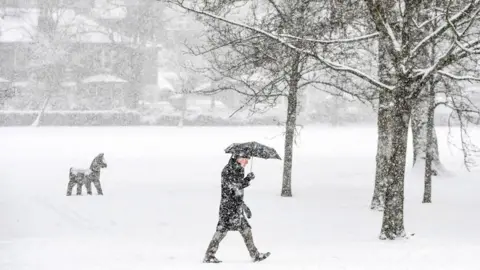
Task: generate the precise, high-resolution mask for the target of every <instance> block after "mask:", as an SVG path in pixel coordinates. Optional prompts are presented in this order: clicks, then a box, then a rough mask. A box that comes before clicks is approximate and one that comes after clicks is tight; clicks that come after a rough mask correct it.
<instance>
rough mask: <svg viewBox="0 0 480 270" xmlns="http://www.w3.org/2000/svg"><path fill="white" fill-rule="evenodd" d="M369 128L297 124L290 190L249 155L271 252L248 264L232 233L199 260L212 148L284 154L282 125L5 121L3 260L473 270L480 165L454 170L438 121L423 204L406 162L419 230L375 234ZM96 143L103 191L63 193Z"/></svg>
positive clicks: (214, 184) (258, 215) (68, 265)
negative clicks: (434, 163)
mask: <svg viewBox="0 0 480 270" xmlns="http://www.w3.org/2000/svg"><path fill="white" fill-rule="evenodd" d="M375 132H376V130H375V128H373V127H355V128H353V127H350V128H328V127H308V128H306V129H305V130H303V131H302V133H301V138H300V140H299V145H298V146H297V148H296V149H295V163H294V183H293V188H294V190H293V191H294V197H293V198H281V197H280V196H279V193H280V183H281V173H282V170H281V168H282V163H281V162H279V161H272V160H258V159H255V160H254V161H253V171H254V172H255V174H256V175H257V178H256V179H255V180H254V181H255V182H254V183H253V184H252V186H251V187H250V188H249V189H248V190H247V191H246V198H245V199H246V202H247V204H248V205H249V207H250V208H251V210H252V212H253V218H252V219H251V220H250V223H251V224H252V227H253V233H254V239H255V242H256V245H257V247H258V248H259V249H260V250H261V251H271V252H272V256H271V257H270V258H269V259H268V260H266V261H264V262H261V263H257V264H255V263H252V262H250V260H249V257H248V252H247V250H246V248H245V247H244V244H243V241H242V239H241V237H240V235H239V234H238V233H230V234H229V236H227V238H226V239H225V240H224V241H223V242H222V244H221V246H220V250H219V252H218V257H219V258H220V259H222V260H223V261H224V263H223V264H221V265H206V264H202V263H201V260H202V257H203V254H204V252H205V249H206V247H207V245H208V242H209V240H210V238H211V236H212V235H213V233H214V229H215V225H216V222H217V215H218V203H219V186H220V180H219V175H220V170H221V169H222V167H223V166H224V163H225V162H226V160H227V159H228V156H227V155H225V154H223V149H224V148H225V147H226V146H228V145H229V144H230V143H231V142H240V141H250V140H257V141H260V142H263V143H265V144H269V145H271V146H274V147H275V148H276V149H277V150H278V152H279V153H280V154H281V155H282V154H283V143H282V136H281V133H282V130H281V129H279V128H275V127H265V128H243V129H241V128H182V129H179V128H159V127H136V128H120V127H116V128H111V127H110V128H100V127H92V128H64V127H63V128H61V127H41V128H36V129H35V128H30V127H28V128H2V129H0V141H1V142H3V143H1V144H0V160H1V164H2V169H1V170H0V213H2V214H1V215H2V218H1V219H0V269H1V270H4V269H5V270H20V269H32V270H43V269H45V270H47V269H48V270H56V269H62V270H63V269H89V270H94V269H99V270H100V269H101V270H110V269H369V270H371V269H422V270H424V269H435V270H439V269H478V262H477V260H476V258H477V256H478V254H480V253H479V252H480V231H479V228H480V217H479V215H478V214H477V213H478V209H479V208H480V196H478V192H479V190H480V181H479V180H478V179H479V176H480V174H479V171H478V170H474V171H473V172H471V173H466V172H465V171H464V170H462V169H461V166H460V163H461V155H459V153H458V152H457V151H455V150H451V149H449V148H448V147H447V145H446V139H445V136H446V133H447V130H440V132H439V133H440V134H439V138H440V143H441V144H442V147H441V149H440V154H441V158H442V159H443V160H444V161H445V162H446V166H447V168H449V169H451V170H452V171H453V173H454V176H452V177H442V178H438V179H436V181H435V182H434V187H433V188H434V194H433V201H434V203H433V204H431V205H422V204H421V199H422V191H423V183H422V178H419V177H417V176H416V175H415V174H414V173H410V174H409V177H408V179H407V186H406V206H405V207H406V217H405V220H406V229H407V230H408V231H409V232H415V233H416V235H415V236H414V237H413V238H412V239H410V240H401V241H393V242H391V241H380V240H378V234H379V231H380V225H381V213H377V212H372V211H370V210H369V208H368V204H369V202H370V197H371V192H372V190H373V176H374V161H375V140H376V134H375ZM451 151H452V152H451ZM99 152H104V153H105V158H106V161H107V163H108V168H107V169H106V170H105V171H104V172H103V173H102V180H101V181H102V186H103V189H104V193H105V196H103V197H100V196H91V197H90V196H80V197H77V196H72V197H66V196H65V191H66V185H67V182H68V168H69V167H70V166H76V167H82V166H83V167H88V166H89V164H90V162H91V160H92V159H93V157H94V156H95V155H96V154H98V153H99ZM409 168H410V167H409Z"/></svg>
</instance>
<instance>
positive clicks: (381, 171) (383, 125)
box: [370, 91, 392, 211]
mask: <svg viewBox="0 0 480 270" xmlns="http://www.w3.org/2000/svg"><path fill="white" fill-rule="evenodd" d="M390 102H391V95H390V94H388V93H387V92H385V91H382V92H381V93H380V97H379V106H378V118H377V128H378V139H377V155H376V158H375V159H376V169H375V187H374V189H373V198H372V203H371V205H370V209H372V210H378V211H382V210H383V209H384V207H385V198H384V197H385V189H386V186H385V183H386V182H387V181H386V175H387V163H388V151H387V150H388V149H389V147H390V146H389V145H390V142H391V140H390V137H391V130H390V125H391V124H390V122H391V121H392V119H391V115H390V113H391V109H390Z"/></svg>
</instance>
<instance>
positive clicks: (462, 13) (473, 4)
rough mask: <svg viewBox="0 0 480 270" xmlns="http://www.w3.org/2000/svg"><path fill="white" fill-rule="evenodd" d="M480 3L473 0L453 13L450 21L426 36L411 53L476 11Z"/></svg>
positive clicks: (412, 54) (414, 53) (477, 0)
mask: <svg viewBox="0 0 480 270" xmlns="http://www.w3.org/2000/svg"><path fill="white" fill-rule="evenodd" d="M479 4H480V0H474V1H471V3H470V4H469V5H467V6H466V7H465V8H463V9H462V10H460V11H459V12H458V13H457V14H455V15H453V16H452V17H451V18H450V19H449V22H447V23H444V24H442V25H441V26H440V27H438V28H437V29H436V30H435V31H433V32H432V33H431V34H430V35H428V36H426V37H425V38H424V39H422V40H421V41H420V42H419V43H418V44H417V46H415V47H414V48H413V50H412V51H411V53H410V55H411V56H414V55H416V54H417V53H418V52H419V51H420V49H422V48H423V47H424V46H426V45H427V44H429V43H431V41H432V39H434V38H436V37H438V36H439V35H441V34H442V33H444V32H445V31H446V30H447V29H448V28H449V27H450V24H454V23H456V22H458V21H459V20H461V19H463V18H465V17H466V16H468V15H470V14H471V13H473V12H474V8H475V7H476V6H478V5H479Z"/></svg>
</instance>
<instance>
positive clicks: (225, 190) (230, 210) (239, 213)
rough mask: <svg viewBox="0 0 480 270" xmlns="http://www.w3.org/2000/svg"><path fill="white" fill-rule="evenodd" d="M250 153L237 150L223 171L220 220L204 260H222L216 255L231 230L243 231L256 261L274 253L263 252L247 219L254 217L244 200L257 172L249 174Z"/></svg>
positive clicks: (242, 233) (213, 261)
mask: <svg viewBox="0 0 480 270" xmlns="http://www.w3.org/2000/svg"><path fill="white" fill-rule="evenodd" d="M249 159H250V156H249V155H247V154H245V153H235V154H233V155H232V156H231V158H230V160H229V161H228V163H227V165H226V166H225V167H224V168H223V170H222V187H221V193H222V194H221V201H220V207H219V208H220V209H219V220H218V223H217V228H216V231H215V234H214V235H213V238H212V240H211V241H210V244H209V245H208V248H207V251H206V253H205V258H204V260H203V262H205V263H220V262H221V261H220V260H218V259H217V258H216V257H215V254H216V252H217V250H218V247H219V245H220V242H221V241H222V240H223V239H224V238H225V236H226V235H227V232H229V231H239V232H240V234H241V235H242V237H243V240H244V242H245V245H246V246H247V249H248V251H249V253H250V257H251V258H252V260H253V261H254V262H258V261H262V260H264V259H266V258H267V257H268V256H270V252H267V253H260V252H259V251H258V249H257V247H256V246H255V244H254V242H253V236H252V228H251V226H250V224H249V223H248V221H247V219H246V217H245V215H246V216H247V218H251V217H252V213H251V211H250V209H249V208H248V206H247V205H246V204H245V203H244V201H243V197H244V189H245V188H246V187H248V186H249V185H250V181H252V180H253V179H255V174H254V173H253V172H250V173H249V174H247V176H246V177H244V175H245V169H244V168H245V166H247V164H248V161H249Z"/></svg>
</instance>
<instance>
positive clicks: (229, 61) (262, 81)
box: [177, 1, 358, 197]
mask: <svg viewBox="0 0 480 270" xmlns="http://www.w3.org/2000/svg"><path fill="white" fill-rule="evenodd" d="M314 2H315V1H266V2H264V3H262V2H261V1H255V2H252V3H251V5H247V4H241V5H240V6H241V8H240V12H243V13H241V14H242V16H243V17H244V18H246V19H245V20H246V21H247V23H248V24H251V25H254V26H255V27H257V28H260V29H269V30H270V31H275V32H277V33H279V34H284V35H288V36H290V37H293V40H292V44H294V46H295V48H301V49H303V50H305V51H315V50H316V47H319V46H320V45H321V42H318V43H317V42H311V41H306V40H307V39H308V38H309V36H311V33H309V30H310V29H312V28H314V27H313V26H312V25H316V28H318V29H319V30H321V32H323V33H324V36H330V37H331V36H335V35H336V34H338V33H337V32H339V31H338V30H337V29H341V27H339V26H338V25H341V24H342V23H344V21H345V20H348V19H347V18H346V15H345V14H343V15H340V14H339V13H338V12H336V11H335V10H334V8H333V7H332V6H331V5H332V3H330V2H326V3H323V4H318V3H317V6H318V8H317V9H311V5H312V3H314ZM177 4H180V5H182V3H181V2H177ZM230 4H232V3H224V4H222V3H220V4H219V3H218V2H214V3H210V4H208V5H204V6H202V5H201V4H200V5H199V6H197V7H198V8H199V9H203V10H209V11H210V12H217V13H222V12H227V13H228V12H231V10H232V7H231V6H230ZM325 9H328V10H331V11H333V12H331V13H330V14H329V17H328V18H331V19H335V20H337V21H338V22H337V23H336V24H335V25H330V24H328V23H327V20H326V19H324V18H322V16H320V15H319V13H321V11H322V10H325ZM237 10H238V8H237ZM353 10H354V8H353V7H352V8H351V12H350V13H353ZM340 17H341V18H340ZM310 18H317V19H316V20H309V19H310ZM199 19H201V21H203V22H204V23H205V25H206V26H207V29H208V31H209V32H208V35H207V36H206V38H207V39H208V45H207V46H206V47H202V48H196V50H192V51H193V52H194V53H195V54H197V55H198V54H206V53H208V54H210V63H211V66H210V67H209V68H208V70H209V71H212V70H213V71H214V73H215V74H217V77H216V78H221V81H222V82H220V83H217V87H216V89H214V90H211V91H210V92H218V91H226V90H230V91H236V92H238V93H241V94H242V95H244V96H246V97H247V101H246V104H244V106H248V105H253V106H254V107H255V104H258V103H268V104H271V105H275V104H276V103H277V100H278V99H279V98H284V97H286V99H287V113H286V124H285V126H286V127H285V156H284V171H283V181H282V191H281V195H282V196H285V197H290V196H292V184H291V183H292V167H293V144H294V137H295V130H296V125H297V124H296V121H297V115H298V111H299V110H298V96H299V95H300V93H301V91H302V90H303V89H304V88H305V87H306V86H308V85H314V86H315V87H316V88H322V86H323V87H331V86H332V85H335V87H336V88H337V89H340V90H342V91H345V92H347V93H350V94H355V93H352V91H348V90H345V87H343V86H345V85H346V84H343V85H339V84H335V83H333V82H332V77H333V76H332V75H330V74H328V72H326V70H325V65H323V64H322V63H319V62H318V61H315V60H313V61H312V59H311V57H310V56H309V55H308V54H305V53H304V52H303V51H300V50H297V49H293V48H289V47H285V46H283V45H282V44H278V42H276V41H275V40H273V41H272V40H271V39H270V38H269V37H266V36H264V35H261V34H260V35H259V34H258V33H256V32H255V31H251V30H249V29H244V30H242V31H238V30H237V29H238V27H237V26H234V25H230V24H228V23H227V24H225V23H223V22H219V21H218V20H217V19H216V18H211V17H199ZM328 43H329V42H328V41H327V42H325V44H328ZM335 49H336V50H340V49H339V48H333V47H331V48H329V47H327V46H324V47H323V48H322V50H324V51H325V52H326V51H328V50H335ZM345 56H346V54H345ZM337 77H340V76H338V75H337ZM342 77H344V76H342ZM216 78H212V80H216ZM225 79H226V80H225ZM344 80H345V78H344ZM347 84H348V83H347ZM350 85H351V83H350ZM342 87H343V88H342ZM357 92H358V91H357Z"/></svg>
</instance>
